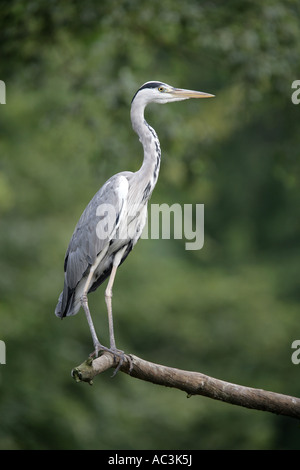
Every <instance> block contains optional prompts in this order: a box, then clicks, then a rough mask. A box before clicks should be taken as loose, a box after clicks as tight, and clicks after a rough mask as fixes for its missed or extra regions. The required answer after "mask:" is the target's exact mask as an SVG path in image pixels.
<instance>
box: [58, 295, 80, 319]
mask: <svg viewBox="0 0 300 470" xmlns="http://www.w3.org/2000/svg"><path fill="white" fill-rule="evenodd" d="M80 305H81V304H80V298H77V297H76V296H75V289H74V290H73V291H70V292H68V294H67V295H66V293H65V291H63V292H62V293H61V294H60V296H59V298H58V302H57V305H56V308H55V315H56V316H57V317H60V318H64V317H68V316H70V315H76V313H77V312H78V310H79V309H80Z"/></svg>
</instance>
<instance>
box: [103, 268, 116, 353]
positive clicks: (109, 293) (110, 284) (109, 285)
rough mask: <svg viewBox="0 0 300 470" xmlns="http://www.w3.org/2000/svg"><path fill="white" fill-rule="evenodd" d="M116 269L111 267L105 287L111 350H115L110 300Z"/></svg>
mask: <svg viewBox="0 0 300 470" xmlns="http://www.w3.org/2000/svg"><path fill="white" fill-rule="evenodd" d="M117 268H118V266H113V267H112V270H111V274H110V278H109V281H108V284H107V287H106V289H105V302H106V307H107V314H108V327H109V340H110V347H111V349H116V341H115V334H114V322H113V314H112V302H111V299H112V287H113V284H114V280H115V276H116V272H117Z"/></svg>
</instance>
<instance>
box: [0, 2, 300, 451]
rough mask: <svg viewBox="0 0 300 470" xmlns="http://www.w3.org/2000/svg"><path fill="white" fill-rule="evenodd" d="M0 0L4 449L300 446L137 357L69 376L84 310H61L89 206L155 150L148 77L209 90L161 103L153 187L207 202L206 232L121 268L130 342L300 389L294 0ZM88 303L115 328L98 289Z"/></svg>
mask: <svg viewBox="0 0 300 470" xmlns="http://www.w3.org/2000/svg"><path fill="white" fill-rule="evenodd" d="M2 3H3V5H2V6H1V19H0V21H1V28H0V41H1V54H2V60H1V77H0V79H1V80H4V81H5V83H6V90H7V97H6V103H7V104H6V105H2V106H1V114H0V137H1V138H0V220H1V232H0V251H1V258H0V259H1V268H2V269H1V272H2V276H1V279H0V306H1V317H0V339H1V340H3V341H5V343H6V348H7V364H6V365H0V397H1V400H0V415H1V426H0V448H1V449H92V448H94V449H119V448H121V449H253V448H256V449H295V448H299V426H297V424H296V423H295V422H294V421H293V420H289V419H285V418H282V417H275V416H272V415H267V414H264V413H261V412H255V411H250V410H243V409H240V408H236V407H233V406H229V405H225V404H222V403H217V402H213V401H211V400H209V399H206V398H200V397H192V398H190V399H186V397H185V396H184V395H183V394H182V393H181V392H178V391H174V390H169V389H163V388H161V387H156V386H153V385H151V384H147V383H143V382H139V381H135V380H132V379H130V378H128V377H126V376H124V375H123V374H117V376H116V377H115V378H114V379H113V380H112V379H111V378H110V373H108V374H107V375H106V374H104V375H103V376H101V377H98V378H96V380H95V381H94V385H93V387H88V386H87V385H85V384H79V385H78V384H75V382H73V381H72V379H71V377H70V370H71V369H72V368H73V367H74V366H76V365H78V364H79V363H81V362H82V361H83V360H84V359H85V357H87V356H88V354H89V353H90V351H91V348H92V342H91V338H90V335H89V331H88V326H87V323H86V320H85V318H84V315H83V314H82V312H81V313H80V314H79V315H77V316H76V317H74V318H68V319H65V320H64V321H62V322H61V321H59V320H58V319H57V318H56V317H55V316H54V308H55V305H56V300H57V297H58V295H59V293H60V291H61V289H62V282H63V258H64V253H65V250H66V247H67V244H68V241H69V238H70V236H71V233H72V231H73V228H74V226H75V224H76V222H77V220H78V218H79V216H80V214H81V212H82V210H83V209H84V207H85V205H86V204H87V202H88V201H89V199H90V198H91V197H92V196H93V194H94V193H95V192H96V191H97V190H98V188H99V187H100V186H101V185H102V183H103V182H104V181H105V180H106V179H107V178H108V177H109V176H110V175H111V174H113V173H116V172H118V171H122V170H126V169H128V170H133V171H135V170H136V169H138V167H139V165H140V163H141V159H142V149H141V146H140V144H139V142H138V141H137V138H136V135H135V134H134V133H133V131H132V129H131V125H130V120H129V107H130V100H131V97H132V96H133V94H134V93H135V91H136V89H137V88H138V87H139V86H140V85H141V84H142V83H143V82H145V81H147V80H151V79H158V80H162V81H165V82H167V83H170V84H172V85H174V86H182V87H185V88H191V89H199V90H202V91H206V92H209V93H213V94H215V95H216V98H215V99H214V100H203V102H201V103H200V102H198V101H197V102H185V103H174V104H170V105H167V106H160V107H159V106H157V105H155V106H152V107H149V110H147V119H148V120H149V122H150V123H151V124H152V125H153V126H154V128H155V129H156V130H157V132H158V135H159V137H160V140H161V145H162V151H163V160H162V168H161V174H160V178H159V181H158V184H157V187H156V190H155V192H154V194H153V198H152V202H155V203H163V202H166V203H169V204H173V203H176V202H179V203H182V204H185V203H193V204H196V203H203V204H204V205H205V244H204V248H203V249H202V250H200V251H185V249H184V241H181V240H180V241H179V240H176V241H174V240H171V241H169V240H142V241H140V242H139V244H138V245H137V247H136V248H135V249H134V252H133V253H132V255H130V257H129V258H128V259H127V260H126V263H125V264H124V266H122V268H121V269H120V271H119V273H118V277H117V280H116V284H115V290H114V299H113V302H114V316H115V323H116V325H115V328H116V339H117V343H118V346H119V347H120V348H122V349H124V350H125V351H126V352H132V353H134V354H136V355H139V356H141V357H144V358H146V359H149V360H152V361H157V362H160V363H163V364H166V365H170V366H174V367H179V368H184V369H187V370H198V371H201V372H203V373H207V374H208V375H212V376H215V377H218V378H221V379H224V380H228V381H233V382H236V383H240V384H244V385H249V386H254V387H258V388H264V389H268V390H273V391H277V392H281V393H286V394H290V395H296V396H297V395H298V396H299V395H300V386H299V383H298V381H297V374H298V367H299V366H296V365H293V364H292V362H291V353H292V350H291V344H292V342H293V341H294V340H295V339H299V337H300V328H299V321H298V316H299V300H300V295H299V279H300V267H299V255H300V247H299V236H300V224H299V209H298V208H299V204H300V181H299V170H300V165H299V161H300V160H299V150H298V149H299V148H300V135H299V111H300V107H297V106H295V105H293V104H292V102H291V94H292V90H291V84H292V82H293V81H294V80H296V79H299V78H300V77H299V76H297V73H298V74H299V67H298V65H299V57H300V29H299V24H298V23H299V20H298V19H299V13H300V11H299V10H300V8H299V2H296V1H293V0H289V1H286V2H281V3H280V2H278V1H276V0H268V1H266V2H263V3H262V2H259V1H258V0H255V1H252V2H249V1H245V2H237V1H236V0H231V1H227V2H206V1H204V2H198V1H197V0H188V1H187V2H180V1H179V0H176V1H174V0H172V1H171V0H165V1H164V2H159V1H157V0H153V1H151V2H140V1H137V0H127V1H122V2H120V1H117V0H109V1H108V0H102V1H101V2H96V1H95V0H88V1H86V2H80V1H79V0H77V1H72V2H60V1H58V0H52V1H47V2H46V1H44V0H43V1H37V0H28V1H23V2H19V1H17V0H13V1H10V2H2ZM90 305H91V310H92V312H93V317H94V319H95V323H96V326H97V330H98V331H99V336H100V338H101V339H103V341H104V342H107V320H106V310H105V304H104V297H103V288H100V289H99V290H98V291H97V292H96V293H94V294H93V295H91V297H90ZM158 430H159V432H158Z"/></svg>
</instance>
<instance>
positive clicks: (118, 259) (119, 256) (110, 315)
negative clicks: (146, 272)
mask: <svg viewBox="0 0 300 470" xmlns="http://www.w3.org/2000/svg"><path fill="white" fill-rule="evenodd" d="M126 248H127V247H126V246H125V247H124V248H123V249H122V250H120V251H118V253H117V254H116V255H115V258H114V261H113V267H112V270H111V273H110V277H109V281H108V284H107V287H106V289H105V302H106V307H107V314H108V327H109V339H110V348H111V349H112V350H116V341H115V334H114V323H113V313H112V301H111V299H112V288H113V285H114V280H115V277H116V273H117V269H118V266H119V264H120V262H121V259H122V257H123V254H124V252H125V250H126Z"/></svg>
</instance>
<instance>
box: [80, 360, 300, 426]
mask: <svg viewBox="0 0 300 470" xmlns="http://www.w3.org/2000/svg"><path fill="white" fill-rule="evenodd" d="M109 368H117V369H119V370H120V371H122V372H125V373H126V374H129V375H130V376H131V377H135V378H137V379H140V380H145V381H147V382H152V383H154V384H157V385H164V386H165V387H172V388H177V389H179V390H183V391H184V392H186V393H187V394H188V396H192V395H203V396H206V397H209V398H213V399H215V400H221V401H223V402H226V403H231V404H233V405H238V406H243V407H245V408H252V409H256V410H261V411H268V412H271V413H275V414H279V415H285V416H289V417H291V418H296V419H300V399H299V398H295V397H292V396H288V395H282V394H280V393H274V392H269V391H265V390H261V389H257V388H250V387H244V386H242V385H237V384H233V383H229V382H225V381H223V380H219V379H215V378H213V377H209V376H207V375H204V374H201V373H200V372H190V371H185V370H180V369H175V368H172V367H166V366H163V365H159V364H154V363H152V362H148V361H145V360H143V359H140V358H139V357H137V356H133V355H126V356H125V359H124V361H123V362H122V363H120V361H119V358H118V357H114V356H113V355H112V354H110V353H107V352H105V353H104V354H102V355H101V356H100V357H98V358H97V359H94V360H93V359H92V358H89V359H87V360H86V361H85V362H83V363H82V364H81V365H80V366H78V367H76V368H75V369H73V370H72V377H73V378H74V379H75V380H76V381H77V382H80V381H84V382H88V383H90V384H92V379H93V378H94V377H95V376H96V375H98V374H101V373H102V372H104V371H106V370H107V369H109Z"/></svg>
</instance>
